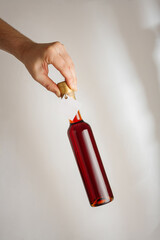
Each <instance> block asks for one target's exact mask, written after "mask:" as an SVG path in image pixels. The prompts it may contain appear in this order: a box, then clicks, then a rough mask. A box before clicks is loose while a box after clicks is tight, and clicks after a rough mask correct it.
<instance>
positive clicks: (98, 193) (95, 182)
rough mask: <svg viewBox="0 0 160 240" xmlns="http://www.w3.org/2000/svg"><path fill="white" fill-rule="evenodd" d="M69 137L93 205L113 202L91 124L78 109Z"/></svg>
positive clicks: (71, 124) (71, 122)
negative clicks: (82, 116) (83, 118)
mask: <svg viewBox="0 0 160 240" xmlns="http://www.w3.org/2000/svg"><path fill="white" fill-rule="evenodd" d="M68 137H69V140H70V143H71V146H72V149H73V152H74V155H75V158H76V161H77V165H78V167H79V171H80V173H81V177H82V179H83V183H84V186H85V189H86V192H87V195H88V199H89V202H90V204H91V206H92V207H96V206H100V205H103V204H106V203H108V202H111V201H112V200H113V194H112V190H111V187H110V185H109V182H108V179H107V176H106V173H105V169H104V167H103V164H102V160H101V157H100V154H99V151H98V148H97V145H96V142H95V139H94V136H93V132H92V129H91V127H90V125H89V124H88V123H86V122H84V121H83V120H82V118H81V115H80V112H79V111H78V113H77V115H76V116H75V118H74V119H73V120H72V121H70V127H69V129H68Z"/></svg>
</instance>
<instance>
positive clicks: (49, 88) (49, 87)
mask: <svg viewBox="0 0 160 240" xmlns="http://www.w3.org/2000/svg"><path fill="white" fill-rule="evenodd" d="M44 87H45V88H46V89H47V90H48V91H51V84H49V83H45V84H44Z"/></svg>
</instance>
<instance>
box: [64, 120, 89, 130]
mask: <svg viewBox="0 0 160 240" xmlns="http://www.w3.org/2000/svg"><path fill="white" fill-rule="evenodd" d="M84 129H91V127H90V125H89V124H88V123H86V122H85V121H83V120H82V121H79V122H77V123H73V124H70V126H69V128H68V132H70V131H72V130H75V131H76V130H81V131H82V130H84Z"/></svg>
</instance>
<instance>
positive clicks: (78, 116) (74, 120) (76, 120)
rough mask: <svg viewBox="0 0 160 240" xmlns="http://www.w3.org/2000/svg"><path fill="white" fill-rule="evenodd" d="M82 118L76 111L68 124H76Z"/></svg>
mask: <svg viewBox="0 0 160 240" xmlns="http://www.w3.org/2000/svg"><path fill="white" fill-rule="evenodd" d="M82 120H83V119H82V117H81V114H80V112H79V111H78V112H77V114H76V115H75V117H74V118H73V120H69V122H70V124H73V123H77V122H80V121H82Z"/></svg>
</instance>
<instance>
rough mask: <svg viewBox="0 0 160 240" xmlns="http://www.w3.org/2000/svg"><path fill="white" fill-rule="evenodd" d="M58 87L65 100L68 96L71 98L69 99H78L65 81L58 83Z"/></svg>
mask: <svg viewBox="0 0 160 240" xmlns="http://www.w3.org/2000/svg"><path fill="white" fill-rule="evenodd" d="M57 86H58V88H59V90H60V93H61V98H63V97H64V96H65V98H67V96H69V97H72V98H74V99H76V98H75V94H74V91H73V90H72V89H71V88H69V87H68V85H67V83H66V82H65V81H63V82H60V83H58V84H57Z"/></svg>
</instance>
